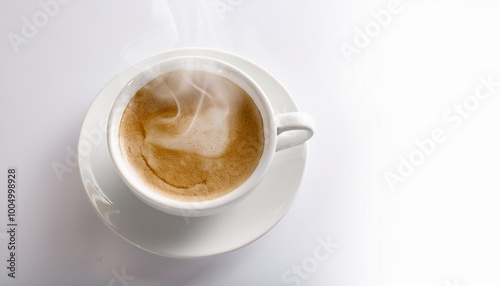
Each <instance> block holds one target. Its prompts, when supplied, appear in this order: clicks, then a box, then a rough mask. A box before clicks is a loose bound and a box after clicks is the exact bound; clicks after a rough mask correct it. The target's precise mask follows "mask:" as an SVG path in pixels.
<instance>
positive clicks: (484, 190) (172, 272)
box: [0, 0, 500, 286]
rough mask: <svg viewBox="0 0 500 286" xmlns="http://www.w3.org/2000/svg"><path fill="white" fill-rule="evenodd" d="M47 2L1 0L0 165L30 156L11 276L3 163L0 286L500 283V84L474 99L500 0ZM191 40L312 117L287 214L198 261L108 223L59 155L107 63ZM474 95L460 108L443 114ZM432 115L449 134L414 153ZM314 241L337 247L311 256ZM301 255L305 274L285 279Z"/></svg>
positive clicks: (499, 23) (491, 56)
mask: <svg viewBox="0 0 500 286" xmlns="http://www.w3.org/2000/svg"><path fill="white" fill-rule="evenodd" d="M47 2H50V0H40V1H7V0H1V1H0V96H1V99H2V100H1V103H0V134H1V135H0V138H1V139H0V147H1V149H0V172H1V173H2V174H5V173H6V170H7V168H8V167H11V166H15V167H17V169H18V173H19V176H18V190H19V198H18V213H19V218H18V220H19V224H20V225H19V233H18V247H19V252H18V271H17V278H16V279H11V278H8V277H7V276H6V275H7V270H6V268H5V266H6V262H5V260H6V259H7V252H6V249H7V247H6V243H7V239H6V236H5V232H6V229H5V224H6V222H7V220H6V187H5V186H6V178H5V177H6V175H2V176H1V178H0V183H1V186H2V187H1V191H0V194H1V197H0V233H1V234H0V259H1V260H0V266H1V267H0V285H123V286H127V285H130V286H134V285H192V286H194V285H204V286H206V285H350V286H351V285H352V286H358V285H359V286H374V285H383V286H393V285H394V286H405V285H412V286H417V285H432V286H434V285H442V286H473V285H477V286H480V285H500V271H498V269H500V259H499V257H500V208H499V207H498V206H499V204H500V195H499V194H498V192H499V191H500V181H499V180H498V178H499V177H500V164H499V162H500V135H499V127H498V126H499V124H500V120H499V119H500V112H498V111H499V110H500V98H499V97H500V86H497V87H495V88H494V90H493V92H492V93H491V94H490V96H489V97H488V98H487V99H484V100H475V99H474V98H475V91H476V87H478V86H479V85H480V84H481V82H480V80H479V77H483V78H488V76H491V77H492V79H493V81H496V82H500V52H499V51H500V1H497V0H482V1H472V0H470V1H451V0H449V1H444V0H443V1H437V0H435V1H403V0H402V1H401V2H400V4H399V5H398V3H397V2H395V3H393V4H390V3H391V2H390V1H348V0H343V1H340V0H337V1H305V0H304V1H299V0H294V1H290V0H286V1H285V0H281V1H264V0H262V1H260V0H254V1H252V0H239V1H236V0H232V1H229V0H220V1H212V0H209V1H173V0H172V1H165V0H152V1H119V0H113V1H111V0H110V1H77V0H73V1H70V2H69V3H65V4H62V3H61V4H57V6H58V9H57V10H58V11H57V12H55V13H53V15H51V16H50V17H48V18H47V21H46V22H43V20H44V19H43V16H40V13H43V11H44V10H43V8H42V6H43V4H40V3H47ZM214 3H216V4H218V5H219V6H218V7H219V8H217V7H216V6H214ZM221 3H222V4H221ZM391 5H393V6H391ZM221 7H225V8H227V10H226V11H223V10H220V9H222V8H221ZM391 7H392V8H394V7H397V9H396V10H397V11H395V10H394V9H392V8H391ZM390 10H392V11H393V12H396V13H391V12H390ZM40 11H42V12H40ZM382 11H389V12H388V13H390V15H391V16H390V18H388V17H387V16H386V17H385V18H384V19H385V22H384V23H382V24H383V25H381V24H377V23H376V22H374V21H376V17H381V16H374V15H387V14H385V12H382ZM37 16H40V17H42V18H40V19H38V21H39V23H40V21H42V23H41V24H40V25H39V26H38V27H37V31H36V32H34V33H32V34H28V36H30V37H29V38H28V37H26V38H25V39H26V40H25V42H23V43H17V44H16V43H15V41H13V40H12V37H13V36H12V35H13V34H16V35H18V36H20V37H21V36H23V26H25V25H26V21H30V22H31V23H33V22H34V21H36V19H34V17H35V18H36V17H37ZM24 18H26V20H24ZM379 21H380V20H379ZM367 28H368V29H372V30H370V31H369V32H371V36H369V37H368V38H365V39H364V40H365V41H364V42H362V41H361V40H360V39H361V38H359V37H361V36H360V32H359V31H364V30H365V29H367ZM358 29H359V30H358ZM32 32H33V31H32ZM361 33H365V32H361ZM9 35H10V36H9ZM356 40H358V43H357V44H358V45H356V42H355V41H356ZM359 41H361V42H359ZM180 47H210V48H217V49H223V50H226V51H230V52H234V53H237V54H239V55H241V56H244V57H246V58H248V59H250V60H252V61H254V62H255V63H257V64H258V65H260V66H262V67H264V68H265V69H267V70H268V71H269V72H270V73H272V74H273V75H275V76H276V77H277V78H278V79H279V80H280V81H281V82H282V83H283V84H284V85H285V86H286V87H287V89H288V90H289V91H290V93H291V94H292V95H293V97H294V98H295V100H296V101H297V103H298V105H299V106H300V108H301V110H302V111H305V112H308V113H310V114H312V115H313V116H314V118H315V120H316V127H317V132H316V134H315V136H314V138H313V139H312V140H311V141H310V143H309V158H308V167H307V170H306V173H305V177H304V180H303V184H302V186H301V188H300V191H299V194H298V196H297V198H296V201H295V203H294V205H293V206H292V208H291V209H290V211H289V212H288V214H287V215H286V216H285V217H284V218H283V220H282V221H281V222H280V223H278V225H277V226H276V227H275V228H274V229H272V230H271V231H270V232H269V233H267V234H266V235H264V236H263V237H262V238H260V239H258V240H257V241H256V242H254V243H252V244H250V245H248V246H246V247H244V248H242V249H240V250H237V251H234V252H231V253H228V254H223V255H219V256H215V257H210V258H204V259H194V260H179V259H170V258H164V257H160V256H157V255H154V254H150V253H147V252H145V251H143V250H141V249H139V248H137V247H135V246H132V245H130V244H128V243H127V242H126V241H124V240H123V239H121V238H120V237H118V236H117V235H115V234H114V233H113V232H112V231H111V230H110V229H108V228H107V227H106V226H105V225H104V223H103V222H101V221H100V219H99V218H98V216H97V215H96V213H95V212H94V210H93V209H92V206H91V205H90V203H89V202H88V199H87V198H86V194H85V191H84V189H83V186H82V184H81V180H80V176H79V171H78V169H77V168H72V169H71V172H68V173H64V174H63V175H62V179H60V178H58V176H57V175H56V172H55V171H54V170H53V168H52V165H53V163H54V162H60V163H64V162H65V156H66V155H67V153H68V151H67V150H68V148H71V149H73V150H76V149H77V148H76V144H77V139H78V134H79V131H80V130H79V129H80V127H81V124H82V121H83V118H84V116H85V114H86V112H87V110H88V108H89V106H90V104H91V102H92V100H93V99H94V97H95V95H96V94H97V93H98V92H99V90H100V89H101V88H102V87H103V86H104V85H105V84H106V83H107V82H108V81H109V80H110V79H111V78H112V77H113V76H115V75H116V74H117V73H118V72H119V71H121V70H123V69H124V68H126V67H127V66H128V65H130V64H131V63H134V62H136V61H138V60H140V59H141V58H144V57H148V56H150V55H152V54H154V53H158V52H161V51H165V50H168V49H172V48H180ZM346 47H350V49H351V51H354V52H353V53H352V54H346V53H345V50H344V52H343V50H342V48H344V49H345V48H346ZM483 91H484V89H483ZM464 100H465V102H464ZM465 104H468V105H467V106H468V108H469V109H470V110H469V111H468V112H467V114H466V115H463V116H461V117H460V124H459V123H458V120H459V119H458V118H457V117H454V121H452V120H451V118H450V117H448V119H446V118H447V117H446V114H448V116H452V114H451V113H450V112H453V108H459V107H460V106H463V105H465ZM457 106H458V107H457ZM450 110H451V111H450ZM453 114H454V113H453ZM454 116H457V115H456V114H455V115H454ZM436 129H438V130H441V131H442V132H443V133H444V134H443V136H444V137H445V138H446V139H445V140H444V142H442V143H434V145H435V146H434V147H433V148H431V147H429V148H431V149H432V150H431V151H432V152H428V153H429V155H425V157H418V156H419V155H418V154H419V153H418V152H420V154H423V153H422V152H421V151H418V150H419V147H418V145H417V142H428V140H430V138H432V134H433V132H434V130H436ZM426 140H427V141H426ZM429 144H430V143H429ZM427 146H431V145H427ZM412 154H413V156H414V157H413V159H412V160H413V161H414V162H417V163H418V166H416V167H413V171H412V172H411V174H405V175H407V177H401V178H402V179H401V180H402V182H398V183H397V184H396V188H395V190H392V189H391V188H390V185H389V184H388V182H387V180H386V179H385V176H386V175H387V174H388V172H391V173H392V174H394V175H401V173H400V172H399V171H398V167H399V166H400V164H403V163H401V162H403V161H408V160H410V159H411V158H410V157H411V156H412ZM415 160H416V161H415ZM410 164H411V163H410ZM406 167H408V166H406ZM407 170H408V169H407ZM228 231H230V230H228ZM318 239H324V240H327V239H331V240H333V241H335V242H336V243H338V248H336V249H335V250H334V251H333V253H332V254H331V255H329V256H328V258H327V259H324V261H320V262H317V264H314V263H313V262H311V261H312V260H313V259H314V252H315V249H316V248H317V247H318V246H319V243H318ZM311 263H313V264H311ZM293 265H296V266H298V267H301V268H302V269H303V271H305V270H304V269H305V268H304V267H306V268H307V269H308V270H309V273H308V272H304V273H305V274H307V275H303V277H302V278H298V277H299V276H295V277H297V278H296V279H295V280H294V281H295V282H293V283H288V282H287V281H286V280H283V275H284V274H285V273H286V271H291V270H292V269H293ZM116 273H125V274H126V275H128V276H129V278H130V279H129V280H123V281H118V280H117V279H116Z"/></svg>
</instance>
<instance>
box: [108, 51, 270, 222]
mask: <svg viewBox="0 0 500 286" xmlns="http://www.w3.org/2000/svg"><path fill="white" fill-rule="evenodd" d="M190 61H191V62H190ZM193 62H196V63H202V66H196V69H197V70H202V71H205V72H212V73H215V72H214V67H215V66H216V67H217V69H216V70H215V71H219V72H220V73H217V74H218V75H222V76H223V77H225V78H226V79H228V80H231V81H232V82H234V79H235V78H236V79H237V80H240V82H238V83H235V84H237V85H238V86H240V87H241V88H243V89H244V90H245V91H246V92H247V93H248V94H249V95H250V97H251V98H252V100H253V101H254V102H255V103H256V105H257V107H258V109H259V111H260V114H261V118H262V121H263V127H264V130H263V131H264V150H263V152H262V155H261V158H260V160H259V162H258V164H257V166H256V167H255V170H254V171H253V173H252V174H251V175H250V177H248V178H247V179H246V180H245V181H244V182H243V183H242V184H241V185H240V186H238V187H237V188H236V189H234V190H232V191H230V192H229V193H227V194H224V195H222V196H220V197H217V198H214V199H210V200H205V201H199V202H196V201H181V200H176V199H174V198H170V197H168V196H165V195H161V194H159V193H158V192H156V191H154V190H151V189H149V188H148V187H147V186H146V185H145V184H143V183H141V182H140V179H138V178H136V176H137V175H136V174H134V172H133V171H132V170H131V168H129V167H128V165H127V163H126V162H125V160H124V158H123V156H121V150H120V145H119V138H118V132H119V128H120V123H121V118H122V115H123V112H124V111H125V108H126V106H127V104H128V102H129V101H130V99H131V98H132V97H133V96H134V95H135V94H136V92H137V91H138V90H139V89H140V88H142V87H143V86H144V85H145V84H147V83H148V82H149V81H151V80H153V79H154V78H156V77H158V76H160V75H161V74H164V73H168V72H171V71H174V70H183V69H184V70H193V69H194V68H185V67H183V68H178V66H179V64H180V65H183V64H186V63H188V64H190V63H191V64H192V63H193ZM202 68H203V69H202ZM207 69H210V70H207ZM223 72H225V73H224V74H223ZM231 77H232V78H231ZM242 82H243V83H244V84H241V83H242ZM135 85H137V86H138V88H137V86H135ZM242 85H245V86H242ZM248 89H251V90H248ZM107 140H108V149H109V152H110V156H111V159H112V161H113V163H114V166H115V168H116V169H117V171H118V174H119V175H120V177H121V178H122V180H123V181H124V182H125V183H126V184H127V185H128V186H129V188H130V189H131V191H132V192H133V193H134V194H135V195H136V196H137V197H139V198H140V199H141V200H143V201H144V202H146V203H148V204H149V205H151V206H152V207H154V208H156V209H158V210H161V211H164V212H167V213H170V214H174V215H180V216H203V215H208V214H212V213H214V212H217V211H219V210H222V209H223V208H224V207H226V206H229V205H231V204H233V203H235V202H237V201H240V200H241V199H243V198H244V197H246V196H247V195H248V194H250V193H251V191H252V190H253V189H255V187H256V186H257V185H258V183H259V182H260V181H261V180H262V179H263V177H264V175H265V173H266V172H267V169H268V168H269V166H270V165H271V162H272V158H273V156H274V153H275V149H276V142H277V133H276V125H275V121H274V112H273V110H272V106H271V103H270V102H269V99H268V97H267V96H266V94H265V93H264V91H263V90H262V89H261V88H260V86H259V85H258V84H257V83H256V82H255V80H253V79H252V78H251V77H250V76H249V75H247V74H246V73H245V72H243V71H242V70H240V69H239V68H237V67H235V66H233V65H231V64H229V63H227V62H224V61H221V60H218V59H214V58H210V57H206V56H198V55H192V56H179V57H174V58H170V59H166V60H162V61H159V62H156V63H154V64H152V65H150V66H148V67H146V68H143V69H141V70H140V71H138V73H137V74H136V75H135V76H134V77H133V78H132V79H131V80H130V81H128V82H127V83H126V84H125V85H124V87H123V88H122V89H121V90H120V93H119V94H118V95H117V97H116V99H115V102H114V103H113V106H112V108H111V112H110V115H109V119H108V126H107Z"/></svg>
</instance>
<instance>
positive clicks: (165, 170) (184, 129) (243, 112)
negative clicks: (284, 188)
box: [118, 70, 265, 201]
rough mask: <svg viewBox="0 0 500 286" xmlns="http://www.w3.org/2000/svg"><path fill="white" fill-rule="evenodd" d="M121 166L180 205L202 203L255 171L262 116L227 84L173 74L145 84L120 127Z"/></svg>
mask: <svg viewBox="0 0 500 286" xmlns="http://www.w3.org/2000/svg"><path fill="white" fill-rule="evenodd" d="M118 138H119V146H120V151H121V154H122V156H123V158H124V159H125V162H126V164H127V165H128V167H129V168H130V169H132V170H133V172H134V173H135V175H136V177H137V178H139V179H140V180H141V181H142V183H143V184H144V185H145V186H147V187H148V188H149V189H151V190H153V191H154V192H157V193H160V194H162V195H164V196H166V197H169V198H172V199H176V200H180V201H206V200H210V199H214V198H217V197H220V196H223V195H225V194H227V193H229V192H231V191H232V190H234V189H236V188H237V187H238V186H240V185H241V184H242V183H243V182H245V181H246V180H247V179H248V177H250V175H251V174H252V173H253V171H254V170H255V168H256V166H257V164H258V163H259V160H260V158H261V155H262V152H263V149H264V143H265V141H264V128H263V122H262V116H261V114H260V111H259V109H258V107H257V106H256V104H255V103H254V101H253V100H252V98H251V97H250V96H249V95H248V94H247V93H246V92H245V90H243V89H242V88H241V87H239V86H238V85H236V84H235V83H233V82H232V81H230V80H228V79H226V78H224V77H222V76H219V75H216V74H213V73H209V72H203V71H192V70H177V71H172V72H168V73H166V74H163V75H160V76H158V77H156V78H155V79H153V80H152V81H150V82H149V83H147V84H146V85H145V86H143V87H142V88H141V89H140V90H139V91H138V92H137V93H136V94H135V95H134V97H133V98H132V99H131V100H130V102H129V103H128V105H127V107H126V109H125V111H124V113H123V116H122V119H121V122H120V128H119V135H118Z"/></svg>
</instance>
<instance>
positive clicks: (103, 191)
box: [78, 49, 307, 258]
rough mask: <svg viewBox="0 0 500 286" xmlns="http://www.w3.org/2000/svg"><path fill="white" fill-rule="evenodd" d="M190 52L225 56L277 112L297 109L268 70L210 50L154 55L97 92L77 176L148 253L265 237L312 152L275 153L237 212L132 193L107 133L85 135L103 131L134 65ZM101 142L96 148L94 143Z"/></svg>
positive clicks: (205, 251) (103, 213)
mask: <svg viewBox="0 0 500 286" xmlns="http://www.w3.org/2000/svg"><path fill="white" fill-rule="evenodd" d="M187 54H191V55H193V54H196V55H202V56H208V57H212V58H216V59H220V60H223V61H227V62H228V63H230V64H233V65H234V66H236V67H238V68H240V69H241V70H243V71H244V72H246V73H247V74H248V75H250V76H251V77H253V78H254V79H255V80H256V82H257V83H258V84H259V85H260V86H261V87H262V89H263V90H264V92H265V93H266V94H267V95H268V96H269V97H270V98H269V99H270V101H271V104H272V105H273V107H274V111H275V113H276V114H279V113H284V112H291V111H298V108H297V106H296V104H295V103H294V101H293V99H292V98H291V97H290V95H289V94H288V92H287V91H286V90H285V88H284V87H283V86H282V85H281V84H280V83H279V82H278V81H277V80H276V79H275V78H274V77H273V76H271V75H270V74H269V73H268V72H266V71H265V70H263V69H262V68H260V67H258V66H256V65H255V64H253V63H251V62H250V61H248V60H246V59H243V58H241V57H239V56H236V55H233V54H228V53H225V52H221V51H216V50H208V49H180V50H173V51H168V52H165V53H161V54H157V55H154V56H152V57H150V58H148V59H145V60H143V61H141V62H140V63H138V64H137V65H135V67H131V68H128V69H127V70H125V71H123V72H121V73H120V74H119V75H118V76H116V77H115V78H113V79H112V80H111V81H110V82H109V83H108V84H106V86H105V87H104V88H103V89H102V90H101V91H100V92H99V94H98V95H97V97H96V99H95V100H94V102H93V103H92V105H91V107H90V109H89V111H88V113H87V116H86V117H85V120H84V122H83V126H82V132H81V133H80V139H79V143H78V144H79V146H78V147H79V150H81V151H82V152H81V153H80V156H79V157H80V160H79V165H80V173H81V176H82V181H83V184H84V187H85V190H86V191H87V194H88V196H89V198H90V201H91V203H92V205H93V206H94V207H95V209H96V210H97V213H98V214H99V216H100V217H101V218H102V220H103V221H104V222H105V223H106V224H107V225H108V226H109V227H110V228H111V229H112V230H113V231H115V232H116V233H117V234H118V235H120V236H121V237H123V238H124V239H125V240H127V241H129V242H130V243H132V244H134V245H136V246H138V247H139V248H142V249H144V250H147V251H150V252H153V253H156V254H159V255H163V256H168V257H179V258H191V257H203V256H210V255H215V254H220V253H225V252H229V251H232V250H235V249H238V248H240V247H243V246H245V245H247V244H249V243H251V242H253V241H255V240H256V239H257V238H259V237H261V236H262V235H264V234H265V233H266V232H267V231H269V230H270V229H271V228H272V227H274V226H275V225H276V224H277V223H278V221H279V220H280V219H281V218H282V217H283V216H284V215H285V213H286V212H287V211H288V209H289V208H290V206H291V205H292V203H293V200H294V198H295V194H296V193H297V190H298V188H299V185H300V182H301V181H302V176H303V174H304V170H305V166H306V157H307V147H306V145H304V144H303V145H300V146H296V147H293V148H290V149H287V150H284V151H280V152H278V153H277V154H276V155H275V158H274V160H273V163H272V165H271V167H270V169H269V172H268V174H267V175H266V177H265V178H264V180H263V181H262V183H261V184H260V185H259V186H258V188H257V189H256V190H255V191H254V192H253V193H252V194H250V195H249V196H248V197H247V198H246V199H245V200H244V201H243V202H241V203H239V204H238V205H236V206H235V207H233V208H232V209H230V210H228V211H225V212H223V213H220V214H217V215H213V216H209V217H198V218H183V217H177V216H172V215H169V214H166V213H163V212H160V211H157V210H155V209H153V208H151V207H149V206H148V205H146V204H145V203H143V202H142V201H140V200H139V199H138V198H137V197H135V196H134V194H132V192H131V191H130V190H129V189H128V187H127V186H126V185H125V183H124V182H122V180H121V179H120V177H119V175H118V173H117V172H116V170H115V167H114V166H113V163H112V161H111V157H110V156H109V153H108V146H107V142H106V140H105V134H102V138H104V139H102V138H101V139H102V140H97V139H99V136H97V135H95V137H94V139H93V140H90V139H88V137H87V136H89V135H88V134H89V133H90V134H92V132H93V133H94V134H96V133H99V132H103V131H102V130H103V128H102V126H101V128H100V127H99V126H100V124H101V125H102V124H103V122H106V121H107V118H108V115H109V112H110V109H111V106H112V104H113V102H114V100H115V98H116V96H117V95H118V92H119V91H120V89H121V88H122V87H123V85H124V84H125V83H127V82H128V81H129V80H130V79H131V78H132V77H133V76H134V75H135V74H136V73H137V71H138V69H137V67H139V68H141V67H146V66H148V65H150V64H152V63H154V62H157V61H160V60H163V59H167V58H171V57H176V56H182V55H187ZM84 134H87V136H84ZM99 141H100V142H99ZM96 142H99V143H98V145H94V144H93V143H96ZM89 143H90V144H89ZM89 146H91V148H89Z"/></svg>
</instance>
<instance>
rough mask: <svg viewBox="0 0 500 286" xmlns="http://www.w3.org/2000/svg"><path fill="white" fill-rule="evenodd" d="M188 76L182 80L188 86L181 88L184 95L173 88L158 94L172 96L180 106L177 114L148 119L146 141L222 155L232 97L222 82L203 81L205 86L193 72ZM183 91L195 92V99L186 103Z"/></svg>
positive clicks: (227, 132)
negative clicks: (194, 107) (192, 75)
mask: <svg viewBox="0 0 500 286" xmlns="http://www.w3.org/2000/svg"><path fill="white" fill-rule="evenodd" d="M184 77H185V78H184V79H183V80H182V81H183V82H184V83H185V84H186V86H185V87H181V92H179V93H180V94H176V92H174V91H172V90H171V89H168V92H167V93H166V94H157V97H161V96H167V97H169V96H170V97H172V98H173V99H174V100H175V102H176V105H177V114H176V115H175V116H173V117H168V116H167V117H157V118H154V119H152V120H151V121H150V122H148V123H147V126H146V128H145V131H146V142H149V143H151V144H155V145H157V146H159V147H163V148H166V149H170V150H179V151H188V152H194V153H198V154H200V155H202V156H206V157H215V156H218V155H221V154H222V152H224V150H225V149H226V147H227V145H228V140H229V126H228V120H229V117H230V114H229V104H228V101H230V98H229V97H228V96H227V95H226V94H225V91H224V90H223V89H222V88H221V87H222V86H220V85H219V84H214V82H212V83H210V82H208V83H207V82H203V83H202V84H203V86H198V84H197V83H195V82H192V80H191V79H190V76H189V74H187V75H184ZM207 89H208V90H210V93H208V92H207ZM182 92H184V93H185V92H191V93H192V94H194V95H195V96H194V97H195V98H194V99H193V101H192V102H189V103H188V102H185V101H184V100H183V99H182ZM192 106H196V109H195V110H194V111H193V110H191V109H192V108H191V107H192Z"/></svg>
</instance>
